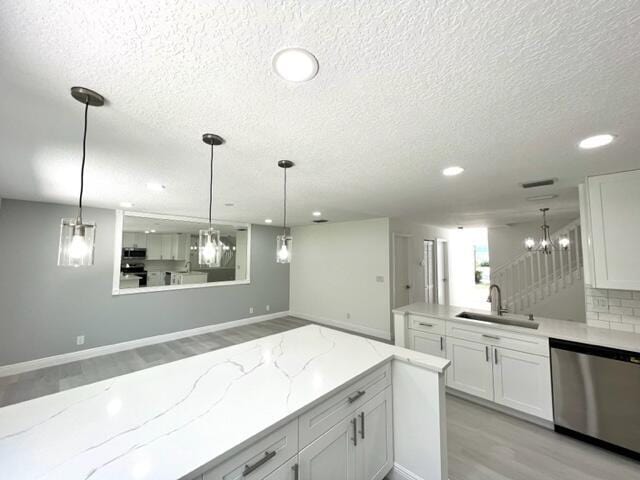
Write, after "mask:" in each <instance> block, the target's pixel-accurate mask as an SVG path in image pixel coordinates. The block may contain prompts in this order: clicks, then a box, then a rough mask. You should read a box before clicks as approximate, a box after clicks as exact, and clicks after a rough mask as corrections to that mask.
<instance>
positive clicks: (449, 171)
mask: <svg viewBox="0 0 640 480" xmlns="http://www.w3.org/2000/svg"><path fill="white" fill-rule="evenodd" d="M462 172H464V168H462V167H447V168H445V169H444V170H442V174H443V175H444V176H445V177H454V176H456V175H460V174H461V173H462Z"/></svg>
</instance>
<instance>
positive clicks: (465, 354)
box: [447, 337, 553, 421]
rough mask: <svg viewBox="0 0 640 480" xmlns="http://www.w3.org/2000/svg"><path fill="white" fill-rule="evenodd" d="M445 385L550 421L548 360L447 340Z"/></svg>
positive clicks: (549, 371) (449, 338)
mask: <svg viewBox="0 0 640 480" xmlns="http://www.w3.org/2000/svg"><path fill="white" fill-rule="evenodd" d="M447 358H448V359H449V360H451V366H450V367H449V370H448V371H447V386H448V387H450V388H454V389H456V390H460V391H462V392H465V393H468V394H470V395H475V396H477V397H480V398H483V399H485V400H490V401H492V402H496V403H498V404H500V405H504V406H505V407H509V408H512V409H514V410H518V411H521V412H524V413H528V414H530V415H534V416H536V417H540V418H543V419H545V420H550V421H552V420H553V407H552V398H551V367H550V363H549V358H548V357H544V356H541V355H535V354H532V353H525V352H519V351H515V350H510V349H507V348H501V347H499V346H496V345H487V344H482V343H477V342H470V341H468V340H462V339H458V338H451V337H448V338H447Z"/></svg>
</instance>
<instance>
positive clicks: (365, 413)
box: [336, 388, 393, 480]
mask: <svg viewBox="0 0 640 480" xmlns="http://www.w3.org/2000/svg"><path fill="white" fill-rule="evenodd" d="M391 417H392V405H391V388H386V389H385V390H384V391H383V392H381V393H379V394H378V395H377V396H375V397H374V398H372V399H371V400H369V401H368V402H367V403H365V404H364V405H363V406H362V409H360V410H358V412H357V415H356V420H357V422H358V431H357V434H358V445H357V447H356V478H357V479H358V480H382V479H383V478H384V477H385V475H386V474H387V473H389V471H390V470H391V468H392V467H393V424H392V420H391ZM336 478H338V477H336Z"/></svg>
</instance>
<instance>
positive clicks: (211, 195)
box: [209, 145, 213, 230]
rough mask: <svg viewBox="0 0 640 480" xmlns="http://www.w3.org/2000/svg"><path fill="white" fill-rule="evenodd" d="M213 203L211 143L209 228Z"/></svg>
mask: <svg viewBox="0 0 640 480" xmlns="http://www.w3.org/2000/svg"><path fill="white" fill-rule="evenodd" d="M212 204H213V145H211V170H210V176H209V230H211V228H212V226H211V207H212Z"/></svg>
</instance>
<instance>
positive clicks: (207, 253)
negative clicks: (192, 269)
mask: <svg viewBox="0 0 640 480" xmlns="http://www.w3.org/2000/svg"><path fill="white" fill-rule="evenodd" d="M221 257H222V244H221V242H220V232H219V231H218V230H214V229H212V228H208V229H206V230H200V235H199V239H198V263H199V264H200V265H206V266H208V267H219V266H220V259H221Z"/></svg>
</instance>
